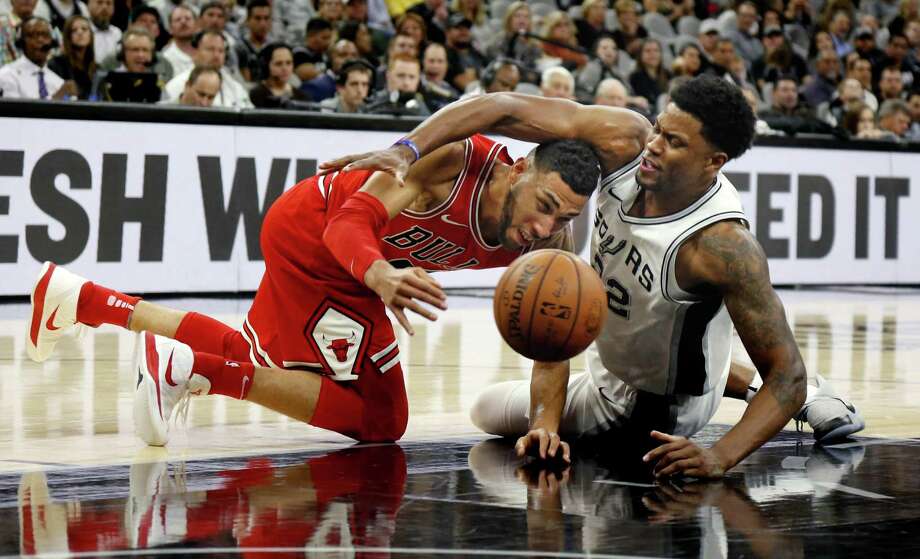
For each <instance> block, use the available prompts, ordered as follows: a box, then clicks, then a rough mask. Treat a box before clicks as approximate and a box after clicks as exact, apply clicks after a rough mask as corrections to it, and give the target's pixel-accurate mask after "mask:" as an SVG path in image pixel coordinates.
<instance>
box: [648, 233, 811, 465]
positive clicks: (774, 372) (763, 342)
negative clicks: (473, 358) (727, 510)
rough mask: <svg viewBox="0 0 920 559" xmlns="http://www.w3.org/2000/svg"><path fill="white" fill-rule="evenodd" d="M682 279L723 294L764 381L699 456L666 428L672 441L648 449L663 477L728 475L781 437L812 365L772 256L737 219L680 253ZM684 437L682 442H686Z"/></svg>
mask: <svg viewBox="0 0 920 559" xmlns="http://www.w3.org/2000/svg"><path fill="white" fill-rule="evenodd" d="M677 281H678V284H679V285H680V286H681V287H682V288H683V289H685V290H687V291H691V292H695V293H709V294H712V295H721V297H722V299H723V301H724V302H725V306H726V308H727V309H728V313H729V315H730V316H731V318H732V322H733V323H734V325H735V329H736V330H737V331H738V335H739V336H740V337H741V341H742V343H744V347H745V349H747V351H748V354H749V355H750V357H751V359H752V360H753V362H754V365H755V366H756V367H757V370H758V372H759V373H760V375H761V377H762V378H763V379H764V384H763V387H762V388H761V389H760V390H759V391H758V392H757V395H756V396H755V397H754V398H753V399H752V400H751V403H750V405H749V406H748V407H747V409H746V410H745V412H744V416H743V417H742V418H741V421H739V422H738V424H737V425H735V426H734V427H732V429H731V430H730V431H729V432H728V433H726V434H725V436H724V437H722V439H721V440H719V441H718V442H717V443H716V444H715V445H713V447H712V448H710V449H708V450H705V451H699V452H698V453H697V454H698V455H694V456H692V457H688V456H687V455H688V454H692V453H689V452H688V451H687V450H686V448H687V447H688V446H689V445H692V443H689V441H686V439H682V438H680V437H672V436H670V435H666V437H668V438H663V437H665V435H664V434H661V433H659V434H658V435H661V436H660V437H659V436H656V438H659V439H660V440H662V441H664V442H666V444H664V445H662V446H660V447H659V448H658V449H655V450H654V451H652V452H650V453H649V455H646V458H647V459H648V461H651V460H653V459H655V460H657V464H656V467H655V471H656V473H657V474H658V475H672V474H676V473H685V474H687V475H692V476H696V477H720V476H721V475H722V474H723V473H724V472H725V471H726V470H728V469H729V468H731V467H732V466H734V465H735V464H737V463H738V462H740V461H741V460H742V459H744V458H745V457H746V456H747V455H748V454H750V453H751V452H753V451H754V450H756V449H758V448H760V447H761V446H762V445H763V444H764V443H765V442H767V441H768V440H770V439H771V438H772V437H773V436H774V435H776V434H777V433H778V432H779V431H780V430H781V429H782V428H783V427H784V426H785V425H786V424H787V423H788V422H789V420H790V419H792V417H793V416H794V415H795V414H796V413H797V412H798V411H799V409H800V408H801V407H802V404H803V403H804V401H805V379H806V377H805V365H804V364H803V363H802V357H801V355H799V349H798V346H797V345H796V343H795V339H794V338H793V336H792V331H791V330H790V329H789V323H788V322H787V321H786V314H785V312H784V310H783V305H782V302H781V301H780V300H779V297H778V296H777V294H776V291H774V290H773V286H772V285H771V284H770V272H769V269H768V268H767V258H766V255H765V254H764V252H763V249H762V248H761V247H760V244H758V242H757V240H756V239H755V238H754V236H753V235H752V234H751V232H750V231H748V230H747V229H746V228H745V227H744V226H742V225H741V224H740V223H737V222H728V221H726V222H719V223H716V224H714V225H711V226H709V227H707V228H706V229H704V230H702V231H701V232H699V233H697V234H696V235H695V236H694V237H693V238H691V239H690V240H688V242H686V243H685V244H684V245H683V246H682V247H681V249H680V251H679V252H678V261H677ZM678 439H679V440H678Z"/></svg>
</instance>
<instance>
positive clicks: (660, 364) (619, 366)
mask: <svg viewBox="0 0 920 559" xmlns="http://www.w3.org/2000/svg"><path fill="white" fill-rule="evenodd" d="M638 169H639V160H638V159H637V160H635V161H633V162H632V163H630V164H629V165H626V166H625V167H622V168H621V169H619V170H618V171H616V172H614V173H612V174H610V175H608V176H606V177H604V179H603V180H602V181H601V187H600V189H599V194H598V201H597V202H598V205H597V212H596V213H595V216H594V228H593V235H592V239H591V260H592V262H591V264H592V266H593V267H594V269H595V270H596V271H597V272H598V273H599V274H600V276H601V279H602V281H603V282H604V287H605V288H606V290H607V308H608V312H607V320H606V323H605V324H604V329H603V331H602V332H601V335H600V336H599V337H598V339H597V341H596V342H595V343H596V350H597V352H598V354H599V356H600V361H601V363H603V365H604V369H602V370H590V374H591V375H592V378H593V380H594V383H595V384H596V385H597V386H598V387H603V386H605V385H607V381H606V380H605V377H606V375H608V374H610V373H612V374H614V375H616V376H617V377H619V378H620V379H621V380H623V381H624V382H626V383H627V384H629V385H631V386H633V387H634V388H638V389H640V390H644V391H647V392H652V393H654V394H661V395H671V394H686V395H702V394H705V393H707V392H709V391H711V390H712V389H713V388H714V387H716V386H718V384H719V380H720V378H721V377H722V375H723V374H725V373H726V372H727V371H728V367H729V365H730V363H731V345H732V323H731V319H730V317H729V316H728V312H727V311H726V310H725V305H724V304H723V303H722V299H721V298H702V297H699V296H696V295H693V294H691V293H687V292H686V291H684V290H682V289H681V288H680V287H678V285H677V279H676V277H675V271H674V270H675V266H674V263H675V262H676V260H677V250H678V248H680V246H681V244H682V243H683V242H684V241H685V240H686V239H688V238H689V237H690V236H691V235H693V234H694V233H696V232H697V231H699V230H700V229H702V228H704V227H706V226H708V225H711V224H713V223H715V222H717V221H722V220H728V219H732V220H740V221H742V222H744V223H745V224H746V223H747V218H746V217H745V215H744V211H743V209H742V207H741V200H740V198H739V197H738V192H737V191H736V190H735V187H734V186H732V184H731V183H730V182H729V181H728V179H726V178H725V176H724V175H722V174H721V173H720V174H719V175H718V176H717V177H716V180H715V182H714V183H713V185H712V186H711V187H710V188H709V190H708V191H706V193H705V194H704V195H703V196H701V197H700V198H699V199H698V200H697V201H695V202H694V203H693V204H691V205H690V206H689V207H687V208H685V209H683V210H681V211H679V212H677V213H674V214H671V215H668V216H662V217H655V218H637V217H630V216H628V215H626V214H627V211H628V210H629V208H630V207H631V206H632V204H633V202H634V201H635V200H636V196H637V194H638V193H639V190H640V189H639V186H638V184H637V183H636V172H637V171H638ZM590 361H591V360H589V362H590ZM589 369H590V368H589ZM608 371H609V373H608Z"/></svg>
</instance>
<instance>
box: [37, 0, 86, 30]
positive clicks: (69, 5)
mask: <svg viewBox="0 0 920 559" xmlns="http://www.w3.org/2000/svg"><path fill="white" fill-rule="evenodd" d="M35 15H36V16H38V17H40V18H44V19H45V20H47V21H49V22H51V26H52V27H54V28H55V29H63V28H64V23H65V22H66V21H67V18H69V17H70V16H75V15H80V16H83V17H85V18H87V19H89V9H88V8H87V7H86V4H85V3H83V0H38V4H37V5H36V6H35Z"/></svg>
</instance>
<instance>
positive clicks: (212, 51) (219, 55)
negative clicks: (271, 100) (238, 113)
mask: <svg viewBox="0 0 920 559" xmlns="http://www.w3.org/2000/svg"><path fill="white" fill-rule="evenodd" d="M176 11H178V8H177V9H176ZM173 15H174V16H175V12H174V13H173ZM194 44H195V45H196V50H195V59H194V60H195V66H210V67H212V68H219V69H220V75H221V78H222V79H221V84H220V93H218V95H217V99H216V100H215V101H214V104H215V105H216V106H218V107H230V108H251V107H252V103H251V102H250V101H249V93H248V92H247V91H246V89H245V88H244V87H243V86H242V84H240V82H238V81H236V79H235V78H234V77H233V75H232V74H231V73H230V72H229V71H228V70H227V68H226V67H224V63H225V62H226V60H227V58H226V56H227V43H226V42H224V36H223V35H222V34H220V33H217V32H216V31H202V32H201V33H198V34H197V35H195V38H194ZM191 72H192V70H191V69H188V70H186V71H185V72H181V73H179V74H177V75H176V76H175V77H174V78H173V79H172V80H170V81H169V83H167V84H166V87H165V88H164V93H165V95H166V98H167V99H178V98H179V96H180V95H182V90H183V89H184V88H185V83H186V82H187V81H188V78H189V75H190V74H191Z"/></svg>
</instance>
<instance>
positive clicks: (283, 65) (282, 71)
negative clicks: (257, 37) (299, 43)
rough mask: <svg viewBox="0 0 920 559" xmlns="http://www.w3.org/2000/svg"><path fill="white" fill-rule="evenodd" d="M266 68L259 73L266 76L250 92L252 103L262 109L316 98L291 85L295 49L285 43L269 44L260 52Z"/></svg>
mask: <svg viewBox="0 0 920 559" xmlns="http://www.w3.org/2000/svg"><path fill="white" fill-rule="evenodd" d="M259 60H260V62H261V64H262V65H263V66H264V69H263V70H262V71H261V72H259V75H263V76H265V78H264V79H263V80H262V81H260V82H259V84H258V85H256V86H255V87H254V88H252V91H250V92H249V99H250V101H252V104H253V105H255V106H256V107H259V108H261V109H277V108H282V107H285V106H286V105H287V104H288V102H289V101H291V100H294V101H300V102H305V103H309V102H310V101H313V100H314V99H313V98H311V97H310V94H309V93H305V92H304V91H303V90H301V89H299V88H296V87H292V86H291V76H293V75H294V51H293V50H291V47H289V46H287V45H286V44H284V43H272V44H270V45H267V46H266V47H265V48H263V49H262V51H261V52H260V53H259Z"/></svg>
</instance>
